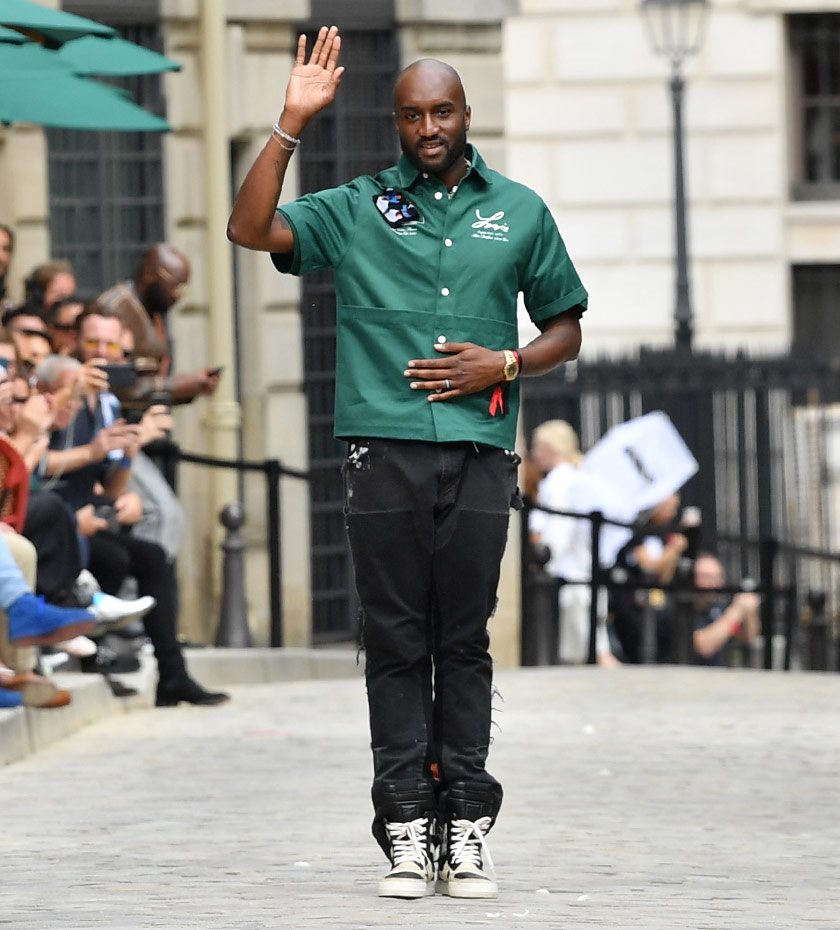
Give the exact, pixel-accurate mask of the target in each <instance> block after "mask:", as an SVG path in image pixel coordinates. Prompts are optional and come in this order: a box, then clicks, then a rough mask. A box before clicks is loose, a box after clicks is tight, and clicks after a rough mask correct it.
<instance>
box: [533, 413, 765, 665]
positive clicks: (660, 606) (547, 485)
mask: <svg viewBox="0 0 840 930" xmlns="http://www.w3.org/2000/svg"><path fill="white" fill-rule="evenodd" d="M581 458H582V456H581V451H580V446H579V440H578V437H577V434H576V433H575V431H574V430H573V429H572V427H571V426H570V425H569V424H568V423H566V422H565V421H562V420H549V421H547V422H545V423H543V424H541V425H540V426H538V427H537V428H536V429H535V430H534V433H533V435H532V438H531V454H530V467H531V479H530V480H531V488H530V489H529V491H530V494H529V496H531V497H532V498H533V500H534V503H535V504H537V505H538V508H539V507H544V508H546V510H553V511H563V512H565V513H569V514H571V513H580V514H587V513H590V512H592V511H594V510H600V511H604V512H607V510H608V508H607V507H603V506H598V505H597V501H598V493H599V488H598V486H597V483H596V482H595V479H594V477H592V476H588V475H587V474H586V473H585V472H584V471H582V470H581V469H580V468H579V467H578V466H579V464H580V461H581ZM696 519H697V514H696V512H695V511H694V509H693V508H685V509H684V510H682V511H681V501H680V496H679V494H677V493H674V494H671V495H669V496H668V497H667V498H665V499H664V500H662V501H661V502H660V503H659V504H658V505H657V506H655V507H653V508H651V509H650V510H648V511H647V512H645V513H643V514H641V515H640V516H639V518H638V520H637V521H636V524H635V526H634V527H633V529H632V531H631V532H630V533H629V534H628V533H627V532H626V531H624V537H625V538H623V540H622V542H621V544H620V545H617V546H614V547H611V546H610V545H606V546H604V545H603V543H602V549H601V552H600V563H601V568H603V569H606V570H607V577H608V578H610V579H612V580H613V581H615V582H616V583H615V584H614V585H607V586H605V587H602V588H600V589H599V593H598V601H597V611H596V614H597V635H596V656H597V661H598V664H600V665H618V664H621V663H631V664H638V663H642V662H669V661H671V660H672V659H673V657H674V655H675V641H676V639H677V635H678V634H677V630H676V623H677V617H676V615H677V603H676V601H675V598H674V596H673V593H672V591H673V587H674V581H675V577H676V576H677V573H678V572H680V573H681V574H682V577H681V578H680V581H681V582H682V588H683V589H684V590H685V592H686V593H684V594H681V596H680V597H681V600H680V604H679V607H680V610H683V611H687V613H688V616H689V618H690V624H691V631H690V632H691V643H692V649H693V661H694V662H695V664H699V665H724V664H729V663H730V661H731V660H732V659H733V656H735V655H736V653H737V652H738V650H739V648H748V647H749V645H750V644H751V643H753V642H755V640H756V638H757V637H759V636H760V635H761V621H760V615H759V609H760V599H759V597H758V596H757V595H756V594H754V593H752V592H750V591H742V592H739V593H736V594H734V595H732V596H730V595H727V594H725V593H724V589H726V588H727V587H728V586H727V579H726V575H725V572H724V568H723V564H722V562H721V561H720V559H719V558H718V557H717V555H715V554H714V553H712V552H708V551H706V552H702V551H701V552H692V551H691V546H690V545H689V537H688V534H689V532H691V528H695V527H696ZM603 532H604V533H605V534H610V533H618V532H622V531H621V530H616V529H614V528H611V527H610V526H609V525H606V526H605V527H604V530H603ZM529 534H530V537H531V543H532V545H540V546H544V547H546V548H547V550H548V551H547V553H546V558H547V561H546V563H545V570H546V571H547V572H548V573H549V574H551V575H553V576H555V577H556V578H558V579H559V580H560V588H559V605H558V607H559V619H560V629H559V654H558V656H557V658H558V659H559V660H560V661H562V662H583V661H586V659H587V657H588V652H589V629H590V603H591V591H592V584H591V566H592V555H591V524H590V522H589V520H587V519H580V518H577V517H574V516H560V515H556V514H551V513H548V512H546V511H543V510H540V509H535V510H533V511H532V512H531V515H530V524H529ZM605 552H607V553H610V555H609V557H608V558H607V559H605V558H604V553H605Z"/></svg>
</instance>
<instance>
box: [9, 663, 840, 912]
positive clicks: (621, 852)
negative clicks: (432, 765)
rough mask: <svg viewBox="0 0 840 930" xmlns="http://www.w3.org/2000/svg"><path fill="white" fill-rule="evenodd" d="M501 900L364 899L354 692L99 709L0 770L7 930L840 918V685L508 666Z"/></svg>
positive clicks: (359, 718)
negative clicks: (91, 719) (77, 727)
mask: <svg viewBox="0 0 840 930" xmlns="http://www.w3.org/2000/svg"><path fill="white" fill-rule="evenodd" d="M498 685H499V687H500V689H501V692H502V695H503V698H504V701H503V702H502V701H501V700H500V701H498V702H497V703H498V706H499V708H500V709H501V710H500V712H499V713H498V714H497V720H498V722H499V724H500V730H499V731H498V732H497V737H496V741H495V745H494V747H493V752H492V756H491V759H492V763H493V764H492V769H493V771H494V772H495V774H496V775H497V776H498V777H499V778H500V779H501V780H502V781H503V782H504V784H505V788H506V802H505V807H504V808H503V811H502V816H501V817H500V820H499V822H498V824H497V826H496V828H495V830H494V832H493V833H492V834H491V837H490V839H491V846H492V851H493V855H494V858H495V860H496V865H497V870H498V872H499V878H500V887H501V892H500V897H499V898H498V899H497V900H495V901H472V902H458V901H454V900H450V899H448V898H444V897H440V896H437V897H434V898H427V899H425V900H422V901H417V902H408V901H389V900H382V899H378V898H376V897H375V889H376V885H375V882H376V879H377V878H378V876H379V875H380V873H381V872H382V871H383V866H384V862H385V860H384V859H383V858H382V857H381V855H380V853H379V851H378V849H377V847H376V846H375V844H374V842H373V840H372V839H371V838H370V835H369V832H368V831H369V818H370V811H369V809H368V801H367V791H368V778H369V771H370V763H369V759H368V754H367V749H366V719H365V707H364V694H363V687H362V684H361V682H360V681H334V682H305V683H298V684H288V685H274V686H256V687H252V688H238V689H235V691H234V696H235V700H234V701H233V703H232V704H230V705H229V706H227V707H223V708H219V709H212V708H206V709H204V708H180V709H177V710H157V711H155V710H150V711H141V712H138V713H136V714H133V715H129V716H119V717H112V718H109V719H106V720H104V721H102V722H100V723H98V724H96V725H93V726H91V727H90V728H88V729H87V730H85V731H83V732H82V733H80V734H78V735H77V736H74V737H72V738H70V739H68V740H66V741H64V742H63V743H60V744H58V745H56V746H54V747H52V748H51V749H48V750H45V751H44V752H42V753H39V754H38V755H36V756H34V757H32V758H30V759H28V760H26V761H25V762H20V763H17V764H15V765H12V766H9V767H8V768H6V769H3V770H2V771H0V850H2V861H1V862H0V927H3V928H6V927H8V928H13V930H58V928H61V930H89V928H109V930H148V928H167V930H191V928H202V930H204V928H207V930H210V928H213V930H273V928H294V930H298V928H307V927H330V928H333V927H336V928H339V927H340V928H345V927H346V928H367V927H377V928H386V927H387V928H397V927H398V928H404V930H408V928H429V930H431V928H435V930H437V928H446V927H458V928H466V927H478V926H487V927H498V928H505V930H508V928H517V930H518V928H532V927H533V928H548V927H550V928H566V927H569V928H589V927H593V928H607V927H609V928H629V927H644V928H647V930H658V928H663V930H665V928H667V930H674V928H690V930H700V928H713V930H721V928H726V930H730V928H749V930H757V928H762V930H763V928H784V930H807V928H823V927H824V928H831V930H837V928H838V927H840V867H838V856H840V788H838V784H839V782H838V769H840V726H839V725H838V722H840V688H839V687H838V685H840V681H838V680H837V678H836V677H829V676H819V675H810V676H805V675H785V674H782V673H775V674H765V673H760V672H739V673H730V672H723V671H717V670H705V669H681V670H680V669H666V668H659V669H619V670H616V671H608V670H596V669H592V670H590V669H574V670H569V669H535V670H519V671H513V672H504V673H501V674H499V676H498Z"/></svg>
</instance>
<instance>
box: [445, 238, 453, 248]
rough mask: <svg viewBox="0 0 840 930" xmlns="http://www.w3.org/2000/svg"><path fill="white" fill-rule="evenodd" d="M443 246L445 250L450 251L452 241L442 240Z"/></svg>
mask: <svg viewBox="0 0 840 930" xmlns="http://www.w3.org/2000/svg"><path fill="white" fill-rule="evenodd" d="M443 244H444V245H445V246H446V247H447V249H451V248H452V240H451V239H444V240H443Z"/></svg>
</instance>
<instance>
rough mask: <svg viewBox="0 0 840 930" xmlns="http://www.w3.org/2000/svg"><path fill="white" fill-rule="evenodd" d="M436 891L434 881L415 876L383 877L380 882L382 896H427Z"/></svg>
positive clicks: (380, 894)
mask: <svg viewBox="0 0 840 930" xmlns="http://www.w3.org/2000/svg"><path fill="white" fill-rule="evenodd" d="M434 893H435V883H434V882H424V881H422V880H421V879H415V878H383V879H382V880H381V881H380V882H379V897H380V898H411V899H413V898H425V897H426V896H427V895H433V894H434Z"/></svg>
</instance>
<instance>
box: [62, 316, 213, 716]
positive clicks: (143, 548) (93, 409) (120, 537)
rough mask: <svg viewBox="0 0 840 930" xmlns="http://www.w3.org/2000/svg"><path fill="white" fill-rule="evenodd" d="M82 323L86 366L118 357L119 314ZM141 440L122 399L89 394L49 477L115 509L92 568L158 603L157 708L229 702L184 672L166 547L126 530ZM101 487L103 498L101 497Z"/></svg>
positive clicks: (75, 497)
mask: <svg viewBox="0 0 840 930" xmlns="http://www.w3.org/2000/svg"><path fill="white" fill-rule="evenodd" d="M78 326H79V345H80V350H81V353H82V355H83V357H84V359H85V362H86V364H88V365H91V366H96V365H97V364H104V363H118V362H119V361H120V360H121V358H122V351H123V350H122V345H121V336H122V326H121V324H120V321H119V319H118V318H117V317H116V316H113V315H109V314H108V313H107V311H105V310H104V309H103V308H101V307H97V306H95V305H94V306H92V307H90V308H88V309H87V310H85V312H84V313H82V315H81V316H80V317H79V320H78ZM141 435H142V429H141V427H140V426H139V425H134V424H128V423H126V422H125V421H124V420H123V419H122V418H121V409H120V404H119V401H118V400H117V398H116V397H115V396H114V395H113V394H112V393H110V392H109V391H102V390H87V392H86V394H85V396H84V397H83V398H82V403H81V405H80V409H79V411H78V413H77V414H76V417H75V419H74V420H73V422H72V424H71V425H70V427H69V428H68V429H66V430H61V431H58V432H55V433H53V436H52V439H51V443H50V445H51V450H52V451H50V453H49V454H48V456H47V473H48V474H51V475H60V476H61V481H60V482H59V483H58V484H57V485H56V491H57V493H59V494H60V495H61V497H62V498H63V500H64V501H65V503H66V504H67V505H68V506H69V507H70V508H71V509H72V510H73V511H76V512H78V511H79V510H80V509H81V508H83V507H85V506H90V505H91V504H105V505H106V506H108V507H110V508H111V510H110V519H109V526H108V528H107V529H106V528H98V529H96V531H95V532H94V533H93V534H92V535H91V536H90V537H89V540H88V544H89V551H90V557H89V568H90V570H91V572H92V573H93V574H94V576H95V577H96V578H97V579H98V580H99V582H100V583H101V585H102V588H103V590H104V591H106V592H108V593H110V594H117V592H118V591H119V589H120V587H121V586H122V584H123V582H124V581H125V579H126V578H127V577H128V576H133V577H134V579H135V580H136V582H137V588H138V591H139V593H140V594H141V595H151V596H152V597H154V598H155V600H156V602H157V603H156V606H155V608H153V609H152V610H151V611H149V613H148V614H146V616H145V618H144V625H145V628H146V633H147V635H148V637H149V639H150V640H151V641H152V646H153V648H154V651H155V657H156V659H157V663H158V676H159V680H158V687H157V698H156V701H157V704H158V706H167V705H173V704H177V703H178V702H179V701H186V702H189V703H193V704H218V703H221V702H222V701H225V700H227V699H228V697H227V695H226V694H223V693H218V692H217V693H213V692H209V691H205V690H204V689H203V688H202V687H201V686H200V685H198V684H197V683H196V682H195V681H193V679H192V678H190V676H189V675H188V674H187V669H186V664H185V662H184V657H183V654H182V651H181V646H180V643H179V642H178V639H177V635H176V628H177V603H176V598H175V582H174V577H173V572H172V566H171V565H170V564H169V562H168V560H167V558H166V554H165V553H164V550H163V549H162V548H161V547H160V546H158V545H156V544H155V543H151V542H147V541H146V540H142V539H137V538H136V537H134V536H132V535H131V534H130V533H129V532H127V531H126V530H127V528H128V527H131V526H132V525H133V524H135V523H137V522H138V521H139V520H140V518H141V516H142V501H141V499H140V497H139V495H137V494H134V493H132V492H130V491H128V490H127V487H128V482H129V479H130V473H131V465H132V459H133V458H134V456H135V455H136V453H137V450H138V447H139V443H140V439H141ZM98 484H99V485H101V487H102V488H103V489H104V492H105V493H104V497H102V496H99V495H97V492H96V487H97V485H98Z"/></svg>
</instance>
